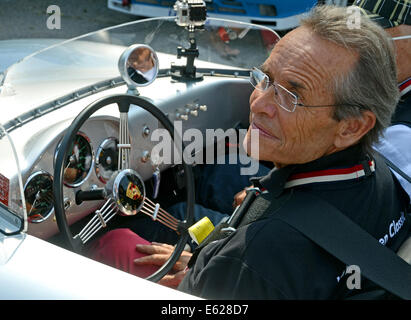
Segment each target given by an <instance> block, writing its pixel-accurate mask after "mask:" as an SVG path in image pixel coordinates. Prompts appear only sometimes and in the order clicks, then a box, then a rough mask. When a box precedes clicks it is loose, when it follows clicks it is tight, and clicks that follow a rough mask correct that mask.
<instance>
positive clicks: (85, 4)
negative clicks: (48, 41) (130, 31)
mask: <svg viewBox="0 0 411 320" xmlns="http://www.w3.org/2000/svg"><path fill="white" fill-rule="evenodd" d="M50 5H57V6H59V7H60V10H61V29H59V30H58V29H54V30H49V29H48V28H47V18H48V17H49V14H48V13H47V8H48V7H49V6H50ZM139 18H140V17H138V16H133V15H128V14H125V13H121V12H117V11H114V10H110V9H108V8H107V0H0V40H9V39H24V38H59V39H69V38H72V37H75V36H79V35H82V34H84V33H88V32H92V31H96V30H99V29H101V28H105V27H109V26H113V25H116V24H120V23H124V22H129V21H134V20H136V19H139Z"/></svg>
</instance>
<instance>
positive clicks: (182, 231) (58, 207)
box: [53, 94, 195, 282]
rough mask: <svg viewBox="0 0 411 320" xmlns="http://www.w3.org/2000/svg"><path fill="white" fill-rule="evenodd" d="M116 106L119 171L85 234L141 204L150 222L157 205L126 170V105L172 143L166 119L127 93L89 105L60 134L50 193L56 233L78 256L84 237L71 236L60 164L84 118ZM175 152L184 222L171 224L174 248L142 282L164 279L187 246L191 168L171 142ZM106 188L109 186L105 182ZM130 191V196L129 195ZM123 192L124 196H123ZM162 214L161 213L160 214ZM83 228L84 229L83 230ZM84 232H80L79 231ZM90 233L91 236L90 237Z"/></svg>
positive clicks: (191, 205) (191, 213) (191, 201)
mask: <svg viewBox="0 0 411 320" xmlns="http://www.w3.org/2000/svg"><path fill="white" fill-rule="evenodd" d="M109 104H117V105H118V107H119V111H120V135H119V144H118V147H119V153H123V154H122V155H123V156H120V158H121V159H122V160H121V161H119V162H120V163H119V170H118V172H117V174H113V176H115V177H113V178H112V180H113V181H112V182H111V183H112V184H113V192H112V195H109V197H108V199H106V200H107V201H106V203H105V204H104V205H103V207H102V208H101V209H100V210H96V212H95V215H94V216H93V218H92V219H91V220H90V222H89V223H88V224H87V225H86V227H87V228H88V230H87V232H88V234H91V233H92V232H94V233H95V230H94V229H93V230H91V227H89V226H90V225H94V228H96V226H97V227H98V228H101V227H104V226H105V223H106V222H108V220H109V219H111V218H112V217H113V216H114V215H115V214H117V212H118V211H121V213H122V214H123V215H134V214H136V213H137V212H138V211H139V210H140V209H142V208H144V205H145V204H146V203H147V205H150V206H151V208H153V206H155V210H154V211H155V214H154V217H153V218H154V219H155V217H156V215H157V213H158V210H159V207H158V206H159V205H158V204H154V203H153V202H151V201H150V200H149V199H148V198H147V197H146V196H145V190H144V182H143V181H142V180H141V178H140V176H139V175H138V174H137V173H136V172H135V171H134V170H132V169H131V168H130V167H129V160H128V153H129V149H130V148H131V144H130V141H129V140H128V139H129V137H128V112H129V108H130V105H132V104H133V105H136V106H139V107H141V108H143V109H144V110H146V111H148V112H149V113H151V115H153V116H154V117H155V118H156V119H157V120H158V121H159V122H160V123H161V124H162V125H163V127H164V128H165V129H166V130H167V131H168V132H169V133H170V136H171V137H172V139H173V141H176V138H179V137H175V136H174V134H175V133H174V126H173V124H172V123H171V121H170V120H169V119H168V118H167V116H166V115H165V114H164V113H163V112H162V111H161V110H160V109H158V108H157V107H156V106H154V105H153V104H152V103H150V102H148V101H147V100H145V99H142V98H140V97H137V96H131V95H127V94H123V95H111V96H108V97H105V98H101V99H99V100H97V101H95V102H93V103H91V104H90V105H88V106H87V107H86V108H85V109H84V110H83V111H82V112H80V113H79V114H78V116H77V117H76V118H75V119H74V120H73V122H72V123H71V125H70V126H69V128H68V129H67V132H66V133H65V135H64V138H63V140H62V142H61V144H60V147H59V148H58V151H57V156H56V161H55V168H54V182H53V194H54V211H55V216H56V220H57V225H58V227H59V230H60V232H61V233H62V234H63V236H64V238H65V240H66V241H67V242H68V244H69V246H70V247H71V249H72V250H73V251H75V252H77V253H81V252H82V250H83V249H84V242H85V238H84V237H82V236H83V235H84V234H85V233H84V232H82V231H80V233H79V234H77V235H75V236H73V234H72V232H71V230H70V228H69V225H68V222H67V217H66V214H65V207H64V195H63V176H64V169H65V167H64V164H65V160H66V159H67V157H68V156H69V154H68V152H69V149H70V147H71V146H72V144H73V141H74V138H75V136H76V134H77V132H78V131H79V130H80V128H81V126H82V125H83V124H84V123H85V122H86V120H87V119H89V118H90V117H91V115H92V114H94V113H95V112H96V111H97V110H99V109H101V108H103V107H105V106H107V105H109ZM175 147H176V150H177V151H178V152H179V153H180V155H181V159H182V166H183V169H184V181H185V184H186V199H187V206H186V213H185V219H184V221H177V222H176V221H174V226H175V231H177V233H178V234H179V239H178V241H177V244H176V245H175V249H174V251H173V253H172V254H171V256H170V258H169V259H168V260H167V261H166V263H165V264H164V265H163V266H162V267H160V268H159V269H158V270H157V271H156V272H154V273H153V274H152V275H150V276H148V277H147V278H146V279H148V280H151V281H155V282H157V281H159V280H160V279H161V278H162V277H164V276H165V275H166V274H167V273H168V272H169V271H170V270H171V268H172V267H173V265H174V264H175V263H176V262H177V260H178V258H179V257H180V255H181V253H182V251H183V250H184V246H185V244H186V243H187V240H188V237H189V234H188V231H187V229H188V227H190V226H191V225H192V224H193V220H194V218H193V217H194V201H195V194H194V178H193V173H192V168H191V166H189V165H187V164H186V163H185V162H184V157H183V156H182V155H183V153H182V150H181V147H180V146H179V145H178V144H176V143H175ZM107 185H109V183H107ZM127 186H129V187H130V186H131V187H132V190H131V189H130V190H131V191H130V190H129V189H127ZM130 192H131V195H130ZM126 193H127V194H126ZM163 212H164V211H163ZM86 227H85V228H86ZM83 230H84V229H83ZM94 233H93V234H94Z"/></svg>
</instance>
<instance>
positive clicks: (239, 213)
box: [187, 188, 261, 268]
mask: <svg viewBox="0 0 411 320" xmlns="http://www.w3.org/2000/svg"><path fill="white" fill-rule="evenodd" d="M260 193H261V191H260V190H259V189H258V188H249V189H247V190H246V196H245V198H244V200H243V202H242V203H241V205H239V206H238V207H237V208H236V210H235V211H234V212H233V214H232V215H231V217H230V218H226V219H223V220H222V221H221V222H220V223H219V224H218V225H217V226H216V227H215V228H214V230H213V231H212V232H211V233H210V234H209V235H208V236H207V237H206V238H205V239H204V240H203V241H202V242H201V243H200V244H199V246H198V247H197V248H196V249H195V250H194V252H193V255H192V256H191V258H190V260H189V262H188V264H187V267H188V268H191V267H192V266H193V265H194V263H195V262H196V260H197V257H198V255H199V253H200V251H201V250H202V249H203V248H204V247H205V246H206V245H207V244H209V243H210V242H213V241H216V240H220V239H224V238H226V237H228V236H229V235H230V234H231V233H233V232H234V231H235V230H236V229H235V228H236V227H237V225H238V224H239V223H240V222H241V220H242V219H243V217H244V215H245V213H246V212H247V211H248V209H249V207H250V205H251V203H253V202H254V200H255V198H256V197H257V195H258V194H260ZM233 226H235V228H234V227H233Z"/></svg>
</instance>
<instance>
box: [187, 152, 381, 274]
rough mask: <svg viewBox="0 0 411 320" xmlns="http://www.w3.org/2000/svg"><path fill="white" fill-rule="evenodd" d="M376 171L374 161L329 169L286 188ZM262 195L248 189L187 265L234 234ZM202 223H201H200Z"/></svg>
mask: <svg viewBox="0 0 411 320" xmlns="http://www.w3.org/2000/svg"><path fill="white" fill-rule="evenodd" d="M374 171H375V163H374V161H373V160H370V161H364V162H363V163H360V164H358V165H355V166H352V167H349V168H337V169H327V170H319V171H313V172H308V173H301V174H295V175H291V176H290V177H289V179H288V180H287V182H286V184H285V186H284V188H291V187H295V186H300V185H304V184H311V183H318V182H332V181H343V180H351V179H358V178H360V177H363V176H368V175H370V174H371V173H372V172H374ZM262 193H267V191H266V190H265V189H263V188H261V189H260V188H257V187H251V188H248V189H246V197H245V198H244V200H243V202H242V203H241V204H240V205H239V206H237V207H236V209H235V210H234V212H233V213H232V215H231V216H230V217H229V218H225V219H223V220H222V221H221V222H220V223H219V224H218V225H217V226H216V227H215V228H214V229H211V230H212V231H211V232H210V233H209V235H208V236H207V237H205V238H204V237H202V238H203V239H204V240H202V241H201V243H199V245H198V247H197V248H196V249H195V250H194V253H193V255H192V257H191V259H190V261H189V263H188V265H187V267H188V268H191V267H192V266H193V265H194V263H195V261H196V260H197V257H198V254H199V253H200V251H201V250H202V249H203V248H204V247H205V246H206V245H207V244H209V243H211V242H213V241H216V240H220V239H224V238H226V237H228V236H229V235H231V234H232V233H234V232H235V231H236V229H237V228H238V226H239V225H240V223H241V221H242V220H243V218H244V216H245V214H246V213H247V211H248V209H249V208H250V205H251V204H252V203H253V202H254V200H255V199H256V198H257V196H259V195H260V194H262ZM257 218H259V216H256V217H255V218H254V219H253V220H256V219H257ZM200 222H201V221H200ZM190 235H191V237H192V239H193V240H194V241H196V242H197V243H198V241H197V240H198V238H197V237H195V236H193V235H192V234H191V233H190Z"/></svg>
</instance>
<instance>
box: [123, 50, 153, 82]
mask: <svg viewBox="0 0 411 320" xmlns="http://www.w3.org/2000/svg"><path fill="white" fill-rule="evenodd" d="M118 68H119V70H120V74H121V76H122V78H123V79H124V81H125V82H126V83H127V85H128V86H129V87H132V88H135V87H144V86H147V85H149V84H150V83H152V82H153V81H154V80H155V79H156V77H157V73H158V57H157V54H156V53H155V52H154V50H153V49H152V48H151V47H149V46H146V45H143V44H135V45H132V46H130V47H128V48H127V49H126V50H125V51H124V52H123V53H122V54H121V56H120V59H119V61H118Z"/></svg>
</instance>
